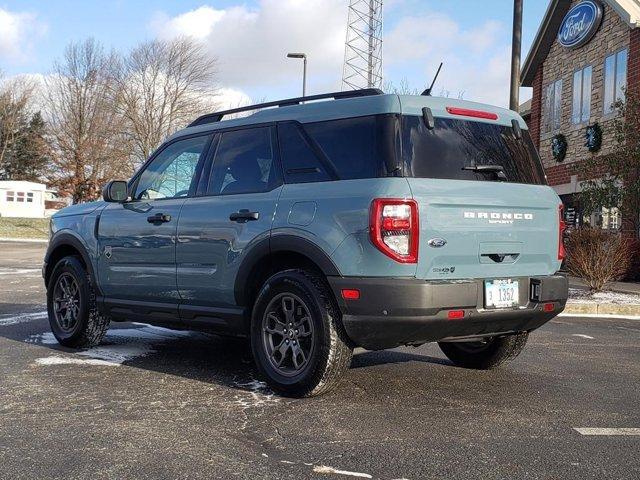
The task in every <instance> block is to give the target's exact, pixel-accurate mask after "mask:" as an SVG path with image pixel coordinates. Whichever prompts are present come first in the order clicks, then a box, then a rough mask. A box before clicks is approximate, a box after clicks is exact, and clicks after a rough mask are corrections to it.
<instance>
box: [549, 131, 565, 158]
mask: <svg viewBox="0 0 640 480" xmlns="http://www.w3.org/2000/svg"><path fill="white" fill-rule="evenodd" d="M551 153H553V158H555V159H556V161H557V162H562V161H563V160H564V158H565V157H566V156H567V138H566V137H565V136H564V135H562V134H561V133H559V134H557V135H556V136H554V137H553V138H552V139H551Z"/></svg>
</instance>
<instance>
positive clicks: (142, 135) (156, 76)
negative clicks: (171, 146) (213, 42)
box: [115, 37, 216, 164]
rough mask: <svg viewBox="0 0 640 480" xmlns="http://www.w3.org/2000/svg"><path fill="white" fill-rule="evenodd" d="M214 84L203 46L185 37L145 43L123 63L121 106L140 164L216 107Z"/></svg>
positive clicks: (212, 61) (118, 84)
mask: <svg viewBox="0 0 640 480" xmlns="http://www.w3.org/2000/svg"><path fill="white" fill-rule="evenodd" d="M214 78H215V59H213V58H211V56H210V55H209V54H208V52H207V51H206V49H205V47H204V45H202V44H201V43H199V42H196V41H195V40H193V39H190V38H187V37H183V38H178V39H175V40H153V41H149V42H145V43H142V44H140V45H139V46H137V47H135V48H134V49H133V50H132V51H131V52H130V53H129V54H128V55H127V56H126V57H125V58H124V59H123V60H122V61H121V62H120V64H119V68H118V74H117V76H116V87H117V88H116V90H115V92H116V94H117V106H118V111H119V112H120V113H121V114H122V115H123V116H124V117H125V118H126V121H127V124H126V127H125V131H126V133H127V135H129V137H130V139H131V141H132V144H133V158H134V160H135V161H136V163H138V164H140V163H142V162H144V161H145V160H146V159H147V158H148V157H149V155H151V153H152V152H153V150H154V149H156V148H157V147H158V146H159V145H160V143H161V142H162V141H163V140H164V139H165V138H166V137H167V136H168V135H170V134H172V133H173V132H175V131H176V130H177V129H179V128H182V127H184V126H186V125H187V124H188V123H189V122H191V121H192V120H194V119H195V117H197V116H198V115H201V114H202V113H205V112H207V111H210V110H211V109H212V108H213V107H214V105H215V95H216V88H215V86H214Z"/></svg>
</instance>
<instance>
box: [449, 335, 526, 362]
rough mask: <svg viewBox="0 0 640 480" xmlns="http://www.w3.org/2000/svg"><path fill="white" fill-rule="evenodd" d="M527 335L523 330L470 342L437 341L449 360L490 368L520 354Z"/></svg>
mask: <svg viewBox="0 0 640 480" xmlns="http://www.w3.org/2000/svg"><path fill="white" fill-rule="evenodd" d="M528 337H529V334H528V333H527V332H524V333H514V334H512V335H504V336H501V337H488V338H484V339H482V340H477V341H472V342H439V343H438V345H439V346H440V349H441V350H442V352H443V353H444V354H445V355H446V356H447V357H448V358H449V360H451V361H452V362H453V363H455V364H456V365H458V366H460V367H465V368H475V369H479V370H490V369H492V368H496V367H498V366H499V365H502V364H503V363H507V362H510V361H511V360H513V359H514V358H516V357H517V356H518V355H520V352H522V350H523V348H524V346H525V345H526V344H527V339H528Z"/></svg>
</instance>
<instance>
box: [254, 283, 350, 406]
mask: <svg viewBox="0 0 640 480" xmlns="http://www.w3.org/2000/svg"><path fill="white" fill-rule="evenodd" d="M251 348H252V351H253V356H254V359H255V362H256V366H257V367H258V370H259V372H260V373H261V374H262V376H263V377H264V378H265V379H266V380H267V383H269V386H271V388H273V390H275V391H276V392H279V393H281V394H284V395H288V396H293V397H311V396H315V395H320V394H322V393H326V392H328V391H329V390H331V389H332V388H333V387H335V386H336V385H337V384H338V382H339V380H340V377H341V376H342V373H343V372H344V371H345V370H346V369H347V368H349V365H350V363H351V356H352V348H351V347H350V345H349V340H348V338H347V336H346V333H345V331H344V328H343V327H342V322H341V320H340V314H339V312H338V309H337V307H336V305H335V302H334V301H333V298H332V297H331V292H330V290H329V288H328V287H327V286H326V284H325V281H324V279H323V278H322V277H321V276H320V275H318V274H316V273H313V272H310V271H306V270H285V271H283V272H279V273H276V274H275V275H273V276H272V277H270V278H269V279H268V280H267V281H266V282H265V284H264V285H263V286H262V289H261V290H260V293H259V294H258V297H257V299H256V302H255V305H254V308H253V314H252V319H251Z"/></svg>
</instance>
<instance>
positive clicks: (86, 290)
mask: <svg viewBox="0 0 640 480" xmlns="http://www.w3.org/2000/svg"><path fill="white" fill-rule="evenodd" d="M63 275H64V276H66V277H67V278H69V276H70V277H71V278H72V279H73V280H75V281H76V282H77V286H78V296H79V308H78V315H77V321H76V322H75V324H74V326H73V327H71V328H68V329H65V328H63V327H62V326H61V325H60V324H59V322H58V320H57V317H56V314H55V312H54V292H55V288H56V284H57V282H58V281H59V279H60V277H61V276H63ZM47 311H48V314H49V325H50V326H51V331H52V332H53V335H54V336H55V337H56V340H58V342H59V343H60V344H61V345H64V346H65V347H72V348H86V347H92V346H95V345H98V344H100V342H101V341H102V339H103V338H104V336H105V334H106V333H107V330H108V329H109V323H110V321H111V319H110V317H108V316H105V315H101V314H100V313H99V312H98V307H97V304H96V293H95V290H94V287H93V284H92V281H91V276H90V275H89V273H88V272H87V271H86V269H85V267H84V266H83V264H82V262H81V261H80V259H79V258H78V257H76V256H68V257H64V258H63V259H61V260H60V261H59V262H58V263H57V264H56V266H55V267H54V269H53V272H52V273H51V278H50V279H49V283H48V285H47Z"/></svg>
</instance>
